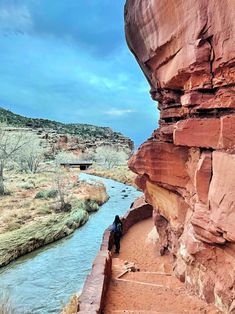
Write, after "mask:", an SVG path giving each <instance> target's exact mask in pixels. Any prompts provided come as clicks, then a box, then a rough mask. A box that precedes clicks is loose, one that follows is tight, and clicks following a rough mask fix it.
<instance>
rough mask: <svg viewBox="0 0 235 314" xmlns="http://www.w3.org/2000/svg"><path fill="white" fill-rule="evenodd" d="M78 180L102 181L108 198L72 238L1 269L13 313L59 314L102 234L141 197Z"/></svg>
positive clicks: (1, 289) (110, 184) (1, 287)
mask: <svg viewBox="0 0 235 314" xmlns="http://www.w3.org/2000/svg"><path fill="white" fill-rule="evenodd" d="M80 179H84V180H98V181H102V182H103V183H104V184H105V186H106V189H107V193H108V194H109V196H110V198H109V200H108V202H106V203H105V204H104V205H103V206H101V208H100V210H99V211H98V212H96V213H94V214H92V215H91V216H90V218H89V221H88V222H87V223H86V224H85V225H84V226H82V227H81V228H79V229H77V230H76V231H75V232H74V233H73V234H72V235H71V236H69V237H67V238H64V239H62V240H60V241H58V242H55V243H53V244H51V245H48V246H46V247H44V248H42V249H38V250H37V251H35V252H32V253H30V254H27V255H26V256H24V257H21V258H19V259H18V260H17V261H15V262H13V263H11V264H10V265H8V266H6V267H3V268H2V269H0V295H1V294H5V295H7V296H9V298H10V300H11V302H12V304H13V307H14V308H16V312H14V313H17V314H49V313H59V312H60V310H61V309H62V307H63V305H64V304H66V303H67V302H68V301H69V299H70V297H71V295H72V294H74V293H76V292H79V291H80V290H81V288H82V286H83V283H84V280H85V278H86V276H87V274H88V273H89V272H90V270H91V266H92V262H93V260H94V258H95V256H96V254H97V252H98V250H99V247H100V244H101V240H102V235H103V232H104V230H105V229H106V228H107V226H108V225H110V224H111V223H112V221H113V219H114V216H115V215H116V214H118V215H123V214H124V213H125V212H126V211H127V210H128V208H129V207H130V205H131V203H132V202H133V201H134V199H136V198H137V197H138V196H140V195H141V193H140V192H139V191H137V190H136V189H135V188H133V187H131V186H126V185H124V184H122V183H119V182H116V181H113V180H110V179H104V178H97V177H94V176H91V175H87V174H84V173H82V174H81V175H80ZM124 190H125V191H124Z"/></svg>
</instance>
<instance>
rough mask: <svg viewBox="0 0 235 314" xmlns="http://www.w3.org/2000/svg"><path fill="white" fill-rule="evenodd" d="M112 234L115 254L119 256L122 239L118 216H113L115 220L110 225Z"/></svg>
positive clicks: (120, 223)
mask: <svg viewBox="0 0 235 314" xmlns="http://www.w3.org/2000/svg"><path fill="white" fill-rule="evenodd" d="M112 233H113V237H114V244H115V253H117V254H119V251H120V240H121V237H122V222H121V219H120V218H119V216H118V215H116V216H115V219H114V222H113V225H112Z"/></svg>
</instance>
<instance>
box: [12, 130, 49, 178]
mask: <svg viewBox="0 0 235 314" xmlns="http://www.w3.org/2000/svg"><path fill="white" fill-rule="evenodd" d="M26 141H27V144H26V145H24V146H23V147H21V149H19V150H18V152H17V158H16V162H17V163H18V165H19V166H20V168H21V170H23V171H26V172H28V171H29V172H32V173H36V172H37V170H38V167H39V164H40V162H41V161H43V159H44V156H45V153H46V149H45V148H44V147H43V146H42V143H41V140H40V139H39V138H38V137H37V136H36V135H34V134H29V135H27V136H26Z"/></svg>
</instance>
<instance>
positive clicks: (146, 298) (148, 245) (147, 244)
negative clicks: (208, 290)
mask: <svg viewBox="0 0 235 314" xmlns="http://www.w3.org/2000/svg"><path fill="white" fill-rule="evenodd" d="M152 229H153V222H152V219H147V220H144V221H142V222H140V223H138V224H136V225H134V226H133V227H132V228H131V229H130V230H129V231H128V232H127V234H126V235H125V236H124V237H123V238H122V240H121V250H120V254H119V255H117V254H114V253H113V266H112V279H111V283H110V286H109V290H108V294H107V297H106V306H105V310H104V313H105V314H110V313H127V314H128V313H129V314H130V313H135V314H136V313H142V314H143V313H146V314H147V313H148V314H154V313H158V314H159V313H171V314H181V313H190V314H191V313H193V314H196V313H208V314H214V313H220V311H218V310H217V309H216V308H215V307H214V306H213V305H208V304H206V303H205V302H204V301H202V300H200V299H199V298H198V297H196V296H193V295H192V294H190V292H188V291H187V290H186V289H185V287H184V284H183V283H181V282H180V281H179V280H178V279H177V278H176V277H174V275H173V272H172V265H173V260H172V257H171V256H170V255H165V256H160V255H159V254H158V250H157V243H153V241H151V237H149V233H150V232H151V230H152ZM127 262H133V263H134V264H135V268H136V269H139V271H136V272H129V273H126V274H124V275H122V276H120V275H121V274H122V273H123V271H124V270H125V269H126V268H125V265H124V264H125V263H127ZM119 276H120V277H119Z"/></svg>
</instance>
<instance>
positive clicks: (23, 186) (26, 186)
mask: <svg viewBox="0 0 235 314" xmlns="http://www.w3.org/2000/svg"><path fill="white" fill-rule="evenodd" d="M20 187H21V188H22V189H24V190H31V189H34V188H35V186H34V185H33V184H31V183H24V184H21V185H20Z"/></svg>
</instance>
